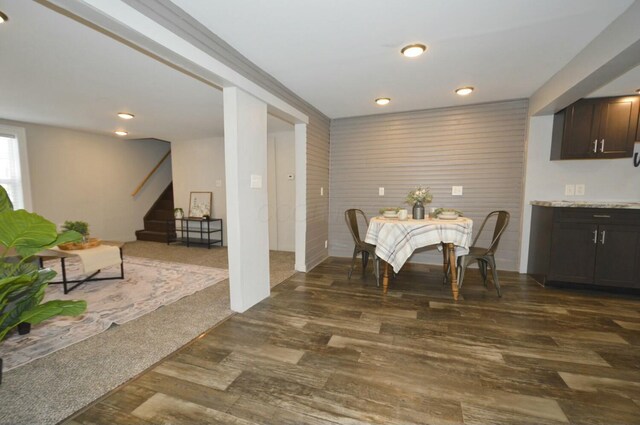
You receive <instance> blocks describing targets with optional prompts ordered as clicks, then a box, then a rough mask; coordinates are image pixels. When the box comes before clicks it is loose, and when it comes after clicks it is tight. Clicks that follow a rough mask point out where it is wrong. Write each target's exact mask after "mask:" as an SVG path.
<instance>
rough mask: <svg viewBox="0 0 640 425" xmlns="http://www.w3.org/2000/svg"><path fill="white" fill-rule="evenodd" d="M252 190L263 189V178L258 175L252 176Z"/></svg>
mask: <svg viewBox="0 0 640 425" xmlns="http://www.w3.org/2000/svg"><path fill="white" fill-rule="evenodd" d="M249 187H251V189H261V188H262V176H260V175H258V174H251V184H250V186H249Z"/></svg>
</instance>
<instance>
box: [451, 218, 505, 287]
mask: <svg viewBox="0 0 640 425" xmlns="http://www.w3.org/2000/svg"><path fill="white" fill-rule="evenodd" d="M493 217H496V224H495V227H494V229H493V238H492V239H491V243H490V244H489V247H488V248H482V247H479V246H476V242H477V241H478V239H479V238H480V235H481V234H482V230H483V229H484V226H485V225H486V224H487V222H488V221H489V220H491V219H492V218H493ZM510 217H511V214H509V213H508V212H507V211H493V212H491V213H489V215H487V217H486V218H485V219H484V221H483V222H482V226H480V230H479V231H478V234H477V235H476V237H475V239H474V240H473V243H472V244H471V246H470V247H469V253H468V254H467V255H462V256H460V257H458V288H461V287H462V281H463V279H464V272H465V270H466V269H467V267H468V266H469V264H470V263H472V262H473V261H477V262H478V267H479V268H480V274H481V275H482V280H483V283H484V286H485V288H486V287H487V271H488V270H487V268H488V267H491V274H492V276H493V284H494V285H495V286H496V291H497V292H498V296H499V297H501V296H502V293H501V291H500V281H499V280H498V271H497V270H496V259H495V257H494V254H495V252H496V250H497V249H498V244H499V243H500V237H501V236H502V234H503V233H504V230H505V229H506V228H507V225H508V224H509V218H510Z"/></svg>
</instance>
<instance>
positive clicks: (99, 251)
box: [52, 245, 122, 273]
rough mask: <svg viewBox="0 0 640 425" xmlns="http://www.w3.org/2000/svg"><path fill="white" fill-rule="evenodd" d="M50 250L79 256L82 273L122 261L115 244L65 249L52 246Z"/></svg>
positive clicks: (68, 255)
mask: <svg viewBox="0 0 640 425" xmlns="http://www.w3.org/2000/svg"><path fill="white" fill-rule="evenodd" d="M52 250H53V251H57V252H59V253H62V254H66V255H65V257H80V271H81V272H82V273H93V272H94V271H96V270H100V269H104V268H107V267H109V266H115V265H116V264H120V263H122V259H121V258H120V248H118V247H117V246H111V245H98V246H96V247H94V248H88V249H78V250H66V251H63V250H61V249H60V248H58V247H54V248H52Z"/></svg>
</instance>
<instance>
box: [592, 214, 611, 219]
mask: <svg viewBox="0 0 640 425" xmlns="http://www.w3.org/2000/svg"><path fill="white" fill-rule="evenodd" d="M593 218H611V216H610V215H606V214H594V215H593Z"/></svg>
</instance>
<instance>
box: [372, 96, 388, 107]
mask: <svg viewBox="0 0 640 425" xmlns="http://www.w3.org/2000/svg"><path fill="white" fill-rule="evenodd" d="M389 102H391V99H389V98H388V97H379V98H377V99H376V103H377V104H378V105H381V106H384V105H388V104H389Z"/></svg>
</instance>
